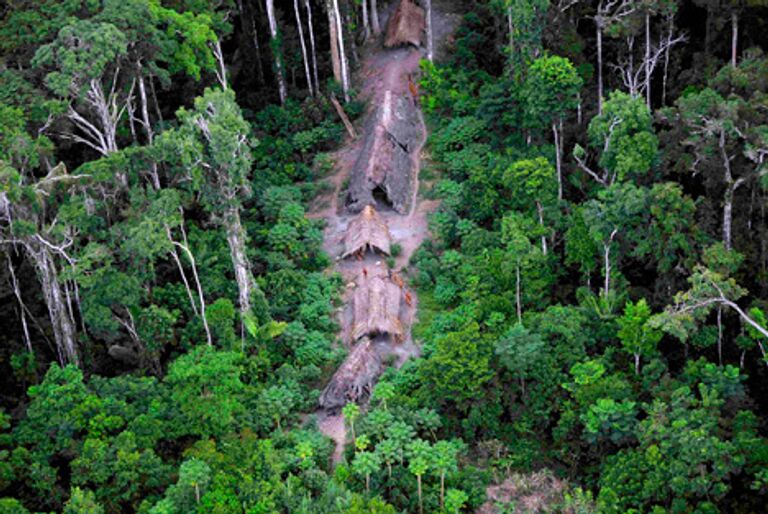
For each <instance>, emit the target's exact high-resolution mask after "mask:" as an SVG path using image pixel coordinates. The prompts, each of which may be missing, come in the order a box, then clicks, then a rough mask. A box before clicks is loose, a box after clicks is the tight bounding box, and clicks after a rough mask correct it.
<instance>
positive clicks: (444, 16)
mask: <svg viewBox="0 0 768 514" xmlns="http://www.w3.org/2000/svg"><path fill="white" fill-rule="evenodd" d="M396 4H397V2H392V5H390V6H389V7H388V8H387V9H386V12H383V13H381V15H380V19H381V20H382V22H383V23H382V25H383V26H384V24H385V23H386V21H387V19H388V17H389V15H390V14H391V11H392V10H393V9H394V7H395V5H396ZM451 6H452V2H450V1H449V0H436V1H433V27H434V34H435V46H436V50H437V52H438V55H439V52H440V51H441V49H442V48H444V47H445V46H446V43H447V39H448V36H449V35H450V34H451V33H452V32H453V30H454V29H455V27H456V26H457V25H458V22H459V19H460V17H459V15H457V14H455V12H456V9H455V8H452V7H451ZM424 55H425V54H424V51H423V50H422V49H417V48H413V47H406V48H398V49H392V50H387V49H384V48H383V47H382V45H381V41H380V40H379V41H373V42H370V43H369V44H368V45H367V47H366V48H364V49H363V64H362V68H361V69H360V70H359V72H358V74H357V79H356V84H357V87H358V88H359V91H360V95H361V97H362V98H363V99H364V100H366V101H367V103H368V106H369V108H368V112H367V114H366V116H372V115H375V113H376V108H377V107H378V105H380V104H381V102H382V101H383V98H384V95H385V94H386V92H387V91H391V94H392V95H409V94H410V93H409V91H408V76H409V75H411V74H412V75H414V77H416V76H417V74H418V72H419V61H420V60H421V59H422V58H423V57H424ZM414 80H416V79H414ZM419 117H420V124H421V133H422V137H421V140H420V143H419V144H418V147H417V149H416V150H415V151H414V152H413V153H412V158H413V159H414V169H415V170H416V173H415V174H414V181H415V184H414V186H413V198H412V200H411V205H410V209H409V212H408V214H407V215H401V214H398V213H397V212H395V211H394V210H392V209H389V208H386V207H385V206H384V205H379V206H376V208H377V210H378V211H379V214H380V215H381V216H382V218H384V221H385V222H386V223H387V225H388V226H389V230H390V233H391V234H392V239H393V241H394V242H396V243H398V244H399V245H400V247H401V252H400V254H399V255H398V257H397V258H396V260H395V268H394V269H395V271H401V270H403V269H404V268H405V267H406V266H407V265H408V262H409V261H410V258H411V256H412V255H413V253H414V252H415V251H416V249H418V247H419V246H420V245H421V243H422V241H424V239H426V237H427V236H428V232H429V230H428V223H427V219H428V216H429V214H430V213H431V212H433V211H434V209H435V208H436V206H437V202H435V201H432V200H425V199H422V198H420V197H419V173H418V172H419V170H420V168H421V160H422V150H423V147H424V144H425V143H426V139H427V128H426V125H425V123H424V117H423V115H422V114H421V113H419ZM362 126H365V124H363V125H362ZM364 137H365V134H363V135H361V136H358V138H356V139H354V140H351V139H349V140H347V141H346V142H345V144H344V146H343V147H342V148H341V149H340V150H338V151H337V152H336V153H335V155H334V157H335V162H336V167H335V173H334V175H333V176H331V177H329V179H328V180H329V181H330V183H331V184H332V186H333V190H332V192H331V193H329V194H328V195H326V196H325V197H324V198H320V199H318V201H317V202H316V205H319V206H322V207H318V208H315V209H313V210H312V211H311V212H310V214H309V215H310V217H312V218H323V219H325V220H326V222H327V226H326V229H325V233H324V243H323V249H324V250H325V252H326V253H327V254H328V255H330V256H331V257H332V258H334V259H336V258H337V256H338V255H339V254H340V253H341V248H342V243H343V237H344V234H345V232H346V229H347V225H348V224H349V221H350V220H351V219H352V218H353V217H354V216H353V215H352V214H350V213H348V212H346V211H345V209H344V205H343V199H342V198H341V195H342V193H343V190H344V186H345V183H346V182H347V181H348V177H349V174H350V172H351V170H352V169H353V165H354V163H355V160H356V159H357V156H358V154H359V153H360V151H361V148H362V143H363V140H364ZM363 269H365V270H366V272H367V273H370V274H379V273H385V272H386V269H387V265H386V262H385V261H384V259H383V258H381V257H379V256H376V255H372V254H368V255H366V256H365V258H364V259H362V260H355V259H348V260H343V261H342V260H338V259H336V260H335V262H334V270H335V271H338V272H339V273H340V274H341V275H342V277H343V278H344V281H345V284H346V285H347V286H346V288H345V291H344V292H343V295H342V299H343V302H344V305H345V307H344V308H342V309H340V311H339V313H338V315H339V321H340V325H341V334H340V339H341V341H342V342H346V341H348V340H349V337H348V334H349V332H350V330H351V313H350V309H349V308H348V307H349V305H350V300H351V297H352V292H353V290H354V287H355V279H356V278H357V277H358V276H360V274H361V273H362V270H363ZM412 298H413V300H412V301H411V305H410V306H409V308H408V312H407V314H406V316H405V319H404V320H403V321H404V325H405V327H406V337H405V340H404V341H402V342H399V343H394V342H393V341H391V340H390V339H389V338H377V340H376V349H377V352H379V353H380V355H381V356H382V358H384V359H387V358H389V359H393V357H391V356H394V359H393V360H394V362H393V364H394V365H395V366H396V367H400V366H401V365H402V364H403V363H404V362H405V361H406V360H407V359H409V358H411V357H414V356H416V355H418V352H419V349H418V346H417V345H416V344H415V342H414V341H413V340H412V337H411V331H410V327H411V325H412V324H413V322H414V320H415V319H416V310H417V307H418V299H417V298H416V295H415V293H412ZM317 415H318V423H319V429H320V431H321V432H322V433H323V434H325V435H327V436H328V437H330V438H332V439H333V440H334V441H335V442H336V451H335V452H334V455H333V462H334V463H337V462H340V461H341V459H342V458H343V451H344V444H345V442H346V430H345V425H344V419H343V416H341V415H340V414H338V413H329V412H325V411H323V410H320V411H318V412H317Z"/></svg>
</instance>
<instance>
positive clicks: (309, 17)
mask: <svg viewBox="0 0 768 514" xmlns="http://www.w3.org/2000/svg"><path fill="white" fill-rule="evenodd" d="M304 5H305V7H306V8H307V26H308V28H309V46H310V49H311V51H312V76H313V77H314V79H315V93H316V94H318V95H319V94H320V79H319V78H318V76H319V75H318V73H317V50H316V49H315V28H314V26H313V25H312V6H311V5H310V0H304Z"/></svg>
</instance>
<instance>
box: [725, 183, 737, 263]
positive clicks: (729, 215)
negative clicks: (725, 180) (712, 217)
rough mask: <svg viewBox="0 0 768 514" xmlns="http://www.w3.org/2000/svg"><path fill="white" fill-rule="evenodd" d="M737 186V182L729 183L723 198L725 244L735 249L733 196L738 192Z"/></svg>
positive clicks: (726, 246)
mask: <svg viewBox="0 0 768 514" xmlns="http://www.w3.org/2000/svg"><path fill="white" fill-rule="evenodd" d="M736 187H737V185H736V183H729V184H728V185H727V186H726V188H725V197H724V199H723V244H724V245H725V249H726V250H731V249H733V241H732V224H733V196H734V193H735V192H736Z"/></svg>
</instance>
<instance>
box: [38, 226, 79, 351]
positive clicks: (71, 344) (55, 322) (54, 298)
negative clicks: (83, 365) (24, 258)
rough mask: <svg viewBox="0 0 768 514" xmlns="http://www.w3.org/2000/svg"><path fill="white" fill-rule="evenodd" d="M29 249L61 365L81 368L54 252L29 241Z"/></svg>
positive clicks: (73, 325)
mask: <svg viewBox="0 0 768 514" xmlns="http://www.w3.org/2000/svg"><path fill="white" fill-rule="evenodd" d="M26 247H27V250H28V253H29V256H30V257H31V258H32V261H33V262H34V264H35V269H36V270H37V276H38V279H39V280H40V286H41V288H42V290H43V300H44V301H45V305H46V307H47V308H48V314H49V316H50V318H51V326H52V328H53V336H54V340H55V341H56V349H57V351H58V354H59V363H60V364H62V365H66V364H75V365H77V366H79V365H80V356H79V355H78V352H77V342H76V340H75V339H76V338H75V324H74V321H73V320H72V317H71V315H70V310H69V307H68V306H67V305H66V300H65V299H64V295H63V294H62V291H61V284H59V274H58V270H57V269H56V264H55V263H54V261H53V256H52V255H51V251H50V250H49V249H48V248H47V247H46V246H45V245H44V244H43V243H40V242H38V241H36V240H32V241H28V242H27V243H26Z"/></svg>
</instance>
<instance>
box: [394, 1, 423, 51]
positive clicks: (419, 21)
mask: <svg viewBox="0 0 768 514" xmlns="http://www.w3.org/2000/svg"><path fill="white" fill-rule="evenodd" d="M425 28H426V16H425V14H424V9H422V8H421V7H419V6H418V5H416V4H415V3H414V2H413V0H400V5H398V6H397V9H395V12H393V13H392V16H390V17H389V21H388V22H387V30H386V34H385V36H384V46H385V47H387V48H392V47H395V46H400V45H409V44H410V45H413V46H421V35H422V33H423V32H424V30H425Z"/></svg>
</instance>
